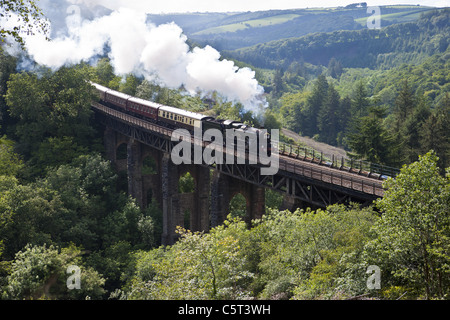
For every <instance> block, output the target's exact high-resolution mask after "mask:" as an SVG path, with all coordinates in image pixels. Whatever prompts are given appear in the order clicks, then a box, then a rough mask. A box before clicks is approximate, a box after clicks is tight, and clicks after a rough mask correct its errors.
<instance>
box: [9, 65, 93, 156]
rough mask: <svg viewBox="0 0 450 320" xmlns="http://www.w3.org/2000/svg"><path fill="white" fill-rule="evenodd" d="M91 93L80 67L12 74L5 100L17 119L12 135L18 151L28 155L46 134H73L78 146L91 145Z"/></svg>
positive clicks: (71, 135)
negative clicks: (14, 136) (42, 72)
mask: <svg viewBox="0 0 450 320" xmlns="http://www.w3.org/2000/svg"><path fill="white" fill-rule="evenodd" d="M92 94H93V92H92V88H91V85H90V84H89V83H88V82H87V81H86V77H85V73H84V71H83V69H80V68H70V69H69V68H61V69H59V70H58V71H56V72H55V73H52V72H50V71H48V72H45V73H44V75H43V76H41V77H38V76H37V75H36V74H29V73H18V74H14V75H12V76H11V79H10V81H9V82H8V91H7V94H6V102H7V104H8V106H9V113H10V114H11V116H12V117H13V118H15V119H17V125H16V127H15V135H16V136H17V141H18V144H17V148H18V150H19V151H20V153H21V154H23V155H24V156H25V157H26V159H29V158H30V157H31V156H32V155H33V154H35V153H36V152H38V150H39V147H40V145H41V143H42V142H43V141H44V140H45V139H46V138H49V137H58V138H61V139H62V138H63V137H72V138H73V142H74V143H76V144H77V145H79V146H89V145H91V142H92V139H93V135H94V133H95V131H94V129H93V128H92V126H91V125H90V123H89V121H90V118H91V115H92V111H91V108H90V102H91V99H92V97H93V96H92ZM48 156H49V157H53V154H51V155H48Z"/></svg>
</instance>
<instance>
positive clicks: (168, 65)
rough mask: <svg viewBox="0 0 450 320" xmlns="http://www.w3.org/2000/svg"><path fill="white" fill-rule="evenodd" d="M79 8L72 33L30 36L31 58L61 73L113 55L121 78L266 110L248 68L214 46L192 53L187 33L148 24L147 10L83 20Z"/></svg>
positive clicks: (71, 19) (73, 13) (70, 20)
mask: <svg viewBox="0 0 450 320" xmlns="http://www.w3.org/2000/svg"><path fill="white" fill-rule="evenodd" d="M77 8H79V7H78V6H72V9H71V7H69V8H68V10H67V12H68V13H70V14H69V15H68V16H66V17H65V24H66V27H67V32H65V33H62V32H55V30H53V32H52V35H56V37H54V38H53V39H52V40H51V41H47V40H46V38H45V36H44V35H43V34H39V33H36V34H34V35H32V36H28V35H25V36H24V38H25V46H26V49H27V51H28V54H29V56H30V57H32V59H34V61H36V62H37V63H39V64H41V65H45V66H48V67H50V68H53V69H58V68H60V67H62V66H65V65H72V64H76V63H79V62H81V61H90V60H91V59H92V58H93V57H96V56H97V57H98V56H101V55H104V54H108V56H109V58H110V60H111V63H112V64H113V66H114V68H115V71H116V73H117V74H119V75H126V74H130V73H133V74H135V75H138V76H144V77H145V78H146V79H148V80H152V81H157V82H159V84H161V85H164V86H167V87H170V88H179V87H181V86H183V87H184V88H185V89H186V90H187V91H188V92H189V93H191V94H195V93H198V92H202V93H209V92H212V91H217V92H218V93H219V94H221V95H222V96H224V97H225V98H226V99H227V100H229V101H239V102H241V103H242V104H243V105H244V106H245V108H246V109H247V110H251V111H253V112H254V113H259V111H260V110H261V108H264V107H265V106H266V102H265V100H264V98H263V94H264V89H263V88H262V87H261V86H260V85H259V84H258V82H257V80H256V79H255V72H254V71H252V70H251V69H249V68H238V67H237V66H235V65H234V63H233V62H232V61H227V60H220V58H221V57H220V53H219V52H218V51H217V50H215V49H214V48H212V47H210V46H206V47H205V48H198V47H197V48H195V49H193V50H190V48H189V46H188V44H187V43H186V41H187V37H186V36H185V35H184V34H183V30H182V29H181V28H180V27H179V26H177V25H175V24H174V23H171V24H164V25H160V26H155V25H153V24H151V23H147V16H146V14H145V13H143V12H137V11H134V10H131V9H126V8H122V9H119V10H117V11H114V12H112V13H111V14H109V15H105V16H102V17H98V18H95V19H93V20H83V19H82V18H81V14H80V12H79V9H77Z"/></svg>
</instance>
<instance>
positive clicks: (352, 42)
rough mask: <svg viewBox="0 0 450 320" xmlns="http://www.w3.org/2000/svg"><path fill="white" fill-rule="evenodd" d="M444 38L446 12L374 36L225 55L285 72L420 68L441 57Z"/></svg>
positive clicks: (448, 29) (366, 32)
mask: <svg viewBox="0 0 450 320" xmlns="http://www.w3.org/2000/svg"><path fill="white" fill-rule="evenodd" d="M449 38H450V10H449V9H445V10H444V11H442V13H437V12H436V11H432V12H430V13H427V14H424V15H423V17H421V18H420V19H418V20H417V21H413V22H408V23H402V24H395V25H391V26H388V27H384V28H382V29H379V30H371V29H367V28H365V29H362V30H356V31H347V30H341V31H334V32H331V33H314V34H309V35H306V36H303V37H299V38H290V39H282V40H277V41H271V42H267V43H264V44H258V45H255V46H252V47H248V48H242V49H238V50H234V51H228V52H227V55H228V56H229V57H232V58H234V59H237V60H241V61H244V62H246V63H249V64H252V65H254V66H256V67H260V68H271V69H274V68H287V67H289V65H291V64H292V63H293V62H307V63H311V64H314V65H323V66H327V65H328V64H329V62H330V60H331V59H332V58H335V59H337V60H338V61H339V62H340V63H341V64H342V66H343V67H344V68H371V69H373V68H379V67H382V68H391V67H394V66H398V65H401V64H402V63H419V62H421V61H423V59H425V58H427V57H429V56H432V55H433V54H436V53H442V52H445V51H446V49H447V47H448V44H449V40H448V39H449Z"/></svg>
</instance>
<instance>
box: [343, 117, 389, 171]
mask: <svg viewBox="0 0 450 320" xmlns="http://www.w3.org/2000/svg"><path fill="white" fill-rule="evenodd" d="M384 115H385V112H384V110H383V109H380V108H372V110H371V112H370V114H369V115H368V116H366V117H363V118H361V119H360V120H359V121H358V122H357V123H355V124H354V125H355V127H354V128H353V132H352V133H350V134H349V135H348V144H349V146H350V148H351V149H352V150H353V151H354V152H355V153H356V154H357V156H358V157H359V158H363V159H365V160H368V161H370V162H373V163H379V164H386V165H394V155H395V144H394V139H393V137H392V135H391V134H390V132H389V131H388V130H387V129H386V128H385V127H384V125H383V117H384Z"/></svg>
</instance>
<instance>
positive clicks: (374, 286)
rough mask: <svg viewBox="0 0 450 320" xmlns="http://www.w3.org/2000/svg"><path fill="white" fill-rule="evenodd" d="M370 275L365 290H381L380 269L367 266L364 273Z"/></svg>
mask: <svg viewBox="0 0 450 320" xmlns="http://www.w3.org/2000/svg"><path fill="white" fill-rule="evenodd" d="M366 273H367V274H370V277H369V278H368V279H367V289H369V290H380V289H381V269H380V267H378V266H369V268H367V271H366Z"/></svg>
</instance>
